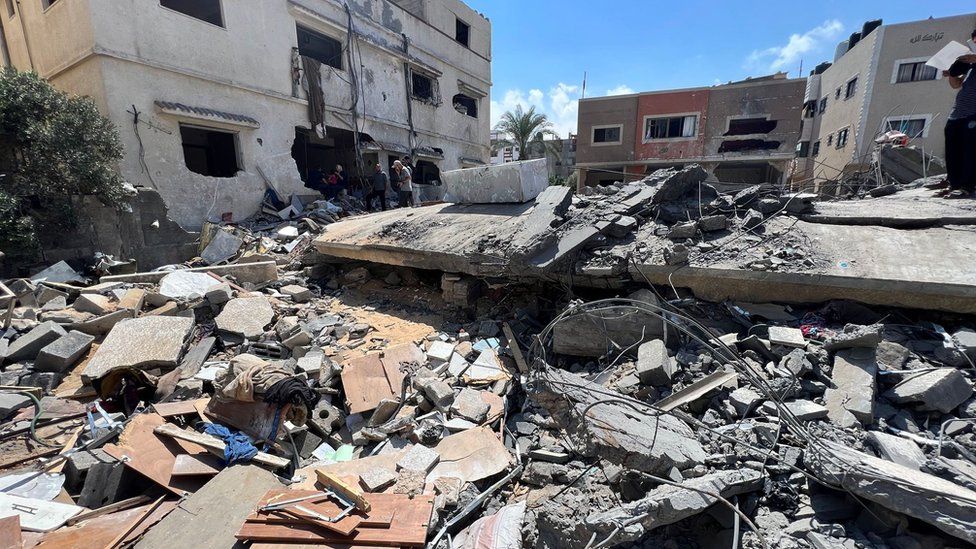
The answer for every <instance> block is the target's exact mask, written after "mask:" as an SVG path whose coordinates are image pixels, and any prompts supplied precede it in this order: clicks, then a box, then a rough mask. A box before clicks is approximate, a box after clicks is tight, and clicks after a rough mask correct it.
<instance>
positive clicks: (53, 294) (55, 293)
mask: <svg viewBox="0 0 976 549" xmlns="http://www.w3.org/2000/svg"><path fill="white" fill-rule="evenodd" d="M34 297H35V299H36V300H37V304H38V305H41V306H43V305H47V304H48V303H49V302H50V301H51V300H52V299H55V298H58V297H60V298H64V299H65V300H67V299H68V294H67V293H66V292H62V291H61V290H56V289H54V288H52V287H50V286H45V285H43V284H42V285H41V286H40V287H39V288H38V289H37V291H36V292H35V294H34Z"/></svg>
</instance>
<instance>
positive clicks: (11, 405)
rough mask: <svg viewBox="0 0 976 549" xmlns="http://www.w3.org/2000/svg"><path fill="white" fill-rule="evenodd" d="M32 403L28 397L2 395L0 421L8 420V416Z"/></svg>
mask: <svg viewBox="0 0 976 549" xmlns="http://www.w3.org/2000/svg"><path fill="white" fill-rule="evenodd" d="M32 402H33V401H31V399H30V397H29V396H27V395H21V394H17V393H0V420H3V419H6V418H7V416H9V415H11V414H13V413H14V412H16V411H17V410H20V409H21V408H23V407H25V406H30V405H31V404H32Z"/></svg>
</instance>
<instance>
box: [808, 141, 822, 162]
mask: <svg viewBox="0 0 976 549" xmlns="http://www.w3.org/2000/svg"><path fill="white" fill-rule="evenodd" d="M810 156H812V157H814V158H816V157H818V156H820V141H814V142H813V148H812V150H811V151H810Z"/></svg>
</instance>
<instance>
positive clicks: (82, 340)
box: [34, 330, 95, 373]
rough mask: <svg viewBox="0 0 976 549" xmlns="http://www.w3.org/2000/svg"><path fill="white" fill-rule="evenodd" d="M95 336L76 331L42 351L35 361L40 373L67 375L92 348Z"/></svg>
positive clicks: (35, 367) (36, 368) (35, 366)
mask: <svg viewBox="0 0 976 549" xmlns="http://www.w3.org/2000/svg"><path fill="white" fill-rule="evenodd" d="M93 341H95V336H90V335H88V334H84V333H81V332H78V331H75V330H72V331H71V332H68V334H67V335H65V336H64V337H61V338H59V339H57V340H56V341H55V342H53V343H51V344H50V345H48V346H46V347H44V348H43V349H41V352H39V353H38V354H37V360H35V361H34V369H35V370H37V371H39V372H58V373H65V372H67V371H68V370H69V369H71V367H72V366H74V364H75V363H76V362H78V359H80V358H81V357H82V356H84V354H85V353H87V352H88V349H90V348H91V345H92V342H93Z"/></svg>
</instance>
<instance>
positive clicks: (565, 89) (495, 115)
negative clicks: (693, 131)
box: [491, 82, 634, 137]
mask: <svg viewBox="0 0 976 549" xmlns="http://www.w3.org/2000/svg"><path fill="white" fill-rule="evenodd" d="M581 92H582V89H581V87H580V86H578V85H574V84H565V83H563V82H560V83H558V84H556V85H555V86H553V87H551V88H549V91H547V92H543V91H542V90H540V89H537V88H535V89H530V90H529V91H528V92H527V93H526V92H524V91H522V90H519V89H515V90H508V91H506V92H505V93H504V95H502V96H501V98H497V96H496V98H493V99H492V100H491V127H492V128H494V127H495V124H497V123H498V121H499V120H500V119H501V117H502V115H503V114H505V112H507V111H510V110H514V109H515V106H516V105H522V108H523V109H525V110H528V109H529V108H530V107H535V110H536V112H541V113H545V115H546V116H548V117H549V121H550V122H552V126H553V131H555V132H556V133H557V134H559V135H560V136H561V137H566V136H567V135H568V134H569V133H576V122H577V116H578V113H579V98H580V95H581ZM629 93H634V90H633V89H631V88H630V87H628V86H626V85H620V86H617V87H616V88H613V89H611V90H607V93H606V94H607V95H625V94H629Z"/></svg>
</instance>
